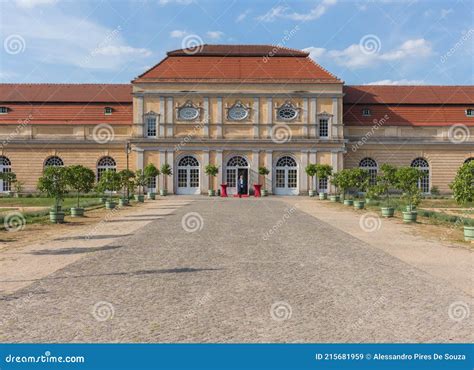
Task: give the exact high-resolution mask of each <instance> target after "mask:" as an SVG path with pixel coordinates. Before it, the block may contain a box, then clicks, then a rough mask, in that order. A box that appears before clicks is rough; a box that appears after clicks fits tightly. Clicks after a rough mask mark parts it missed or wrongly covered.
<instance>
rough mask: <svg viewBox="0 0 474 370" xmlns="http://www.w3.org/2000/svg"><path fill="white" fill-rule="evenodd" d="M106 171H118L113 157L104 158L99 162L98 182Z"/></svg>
mask: <svg viewBox="0 0 474 370" xmlns="http://www.w3.org/2000/svg"><path fill="white" fill-rule="evenodd" d="M105 171H114V172H115V171H117V164H116V163H115V160H114V159H113V158H112V157H102V158H101V159H99V162H97V181H99V180H100V176H101V175H102V174H103V173H104V172H105Z"/></svg>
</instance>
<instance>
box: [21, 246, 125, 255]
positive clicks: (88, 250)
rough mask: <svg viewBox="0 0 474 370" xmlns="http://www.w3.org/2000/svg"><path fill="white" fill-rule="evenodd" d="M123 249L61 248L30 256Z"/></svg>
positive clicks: (114, 247)
mask: <svg viewBox="0 0 474 370" xmlns="http://www.w3.org/2000/svg"><path fill="white" fill-rule="evenodd" d="M118 248H122V247H121V246H114V245H106V246H104V247H92V248H61V249H40V250H37V251H33V252H31V253H30V254H33V255H37V256H44V255H61V254H79V253H91V252H100V251H106V250H111V249H118Z"/></svg>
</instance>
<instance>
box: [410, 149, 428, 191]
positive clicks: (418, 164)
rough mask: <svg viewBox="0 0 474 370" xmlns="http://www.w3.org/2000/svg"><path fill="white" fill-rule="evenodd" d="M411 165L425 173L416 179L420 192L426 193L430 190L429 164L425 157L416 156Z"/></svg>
mask: <svg viewBox="0 0 474 370" xmlns="http://www.w3.org/2000/svg"><path fill="white" fill-rule="evenodd" d="M411 166H412V167H415V168H418V169H419V170H421V171H422V172H424V173H425V176H423V177H422V178H421V179H419V180H418V188H419V189H420V191H421V192H422V193H425V194H428V193H429V192H430V165H429V163H428V161H427V160H426V159H425V158H416V159H414V160H413V162H411Z"/></svg>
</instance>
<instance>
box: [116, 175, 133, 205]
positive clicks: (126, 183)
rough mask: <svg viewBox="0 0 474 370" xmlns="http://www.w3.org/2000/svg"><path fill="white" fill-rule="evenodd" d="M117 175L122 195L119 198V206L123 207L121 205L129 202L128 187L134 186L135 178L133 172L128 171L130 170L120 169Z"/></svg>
mask: <svg viewBox="0 0 474 370" xmlns="http://www.w3.org/2000/svg"><path fill="white" fill-rule="evenodd" d="M118 174H119V177H120V186H119V188H121V189H122V190H123V195H122V197H121V198H120V199H119V206H120V207H123V206H128V204H129V199H128V197H129V194H130V189H133V187H134V181H133V180H134V178H135V174H134V173H133V171H130V170H122V171H120V172H119V173H118Z"/></svg>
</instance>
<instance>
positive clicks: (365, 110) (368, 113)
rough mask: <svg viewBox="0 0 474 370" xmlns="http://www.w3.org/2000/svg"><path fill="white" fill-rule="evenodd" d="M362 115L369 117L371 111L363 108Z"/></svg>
mask: <svg viewBox="0 0 474 370" xmlns="http://www.w3.org/2000/svg"><path fill="white" fill-rule="evenodd" d="M362 115H363V116H364V117H370V116H371V115H372V113H371V112H370V109H369V108H364V109H362Z"/></svg>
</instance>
